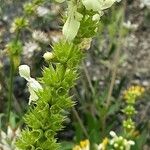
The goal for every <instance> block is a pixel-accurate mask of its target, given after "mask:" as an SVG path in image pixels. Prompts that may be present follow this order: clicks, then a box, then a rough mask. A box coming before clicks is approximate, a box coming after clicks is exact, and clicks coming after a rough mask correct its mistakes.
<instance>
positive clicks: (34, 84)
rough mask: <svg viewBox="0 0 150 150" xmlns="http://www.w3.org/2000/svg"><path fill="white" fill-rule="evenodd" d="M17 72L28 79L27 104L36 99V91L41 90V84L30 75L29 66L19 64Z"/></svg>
mask: <svg viewBox="0 0 150 150" xmlns="http://www.w3.org/2000/svg"><path fill="white" fill-rule="evenodd" d="M19 74H20V76H21V77H23V78H25V79H26V80H27V81H28V84H27V85H28V89H29V92H30V97H29V105H30V104H31V102H32V101H36V100H38V96H37V94H36V93H37V92H38V91H40V90H43V88H42V86H41V85H40V83H39V82H38V81H36V80H35V79H34V78H31V77H30V68H29V66H27V65H21V66H19Z"/></svg>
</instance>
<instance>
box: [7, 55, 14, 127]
mask: <svg viewBox="0 0 150 150" xmlns="http://www.w3.org/2000/svg"><path fill="white" fill-rule="evenodd" d="M13 81H14V62H13V58H12V57H11V58H10V77H9V95H8V112H7V121H8V124H9V121H10V113H11V106H12V99H13Z"/></svg>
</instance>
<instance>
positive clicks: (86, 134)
mask: <svg viewBox="0 0 150 150" xmlns="http://www.w3.org/2000/svg"><path fill="white" fill-rule="evenodd" d="M72 110H73V113H74V115H75V117H76V118H77V120H78V122H79V125H80V126H81V128H82V130H83V132H84V134H85V136H86V137H87V138H88V137H89V135H88V133H87V130H86V128H85V127H84V125H83V122H82V120H81V118H80V116H79V114H78V112H77V111H76V110H75V108H73V109H72Z"/></svg>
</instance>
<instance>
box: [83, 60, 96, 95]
mask: <svg viewBox="0 0 150 150" xmlns="http://www.w3.org/2000/svg"><path fill="white" fill-rule="evenodd" d="M82 66H83V70H84V72H85V75H86V78H87V81H88V83H89V86H90V89H91V91H92V94H93V95H95V90H94V87H93V85H92V82H91V79H90V76H89V73H88V70H87V68H86V66H85V64H84V62H82Z"/></svg>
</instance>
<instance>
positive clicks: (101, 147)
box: [98, 138, 109, 150]
mask: <svg viewBox="0 0 150 150" xmlns="http://www.w3.org/2000/svg"><path fill="white" fill-rule="evenodd" d="M108 143H109V139H108V138H104V139H103V141H102V143H100V144H99V145H98V150H106V148H107V145H108Z"/></svg>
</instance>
